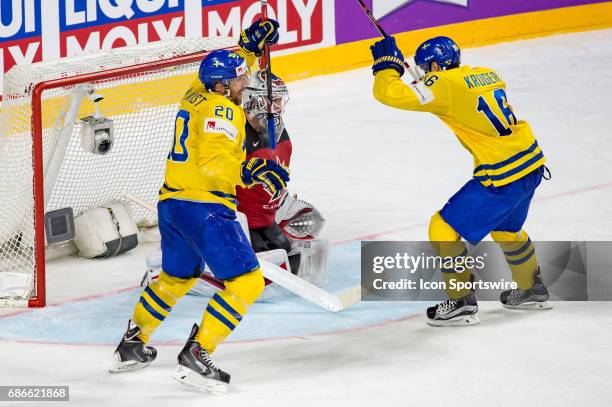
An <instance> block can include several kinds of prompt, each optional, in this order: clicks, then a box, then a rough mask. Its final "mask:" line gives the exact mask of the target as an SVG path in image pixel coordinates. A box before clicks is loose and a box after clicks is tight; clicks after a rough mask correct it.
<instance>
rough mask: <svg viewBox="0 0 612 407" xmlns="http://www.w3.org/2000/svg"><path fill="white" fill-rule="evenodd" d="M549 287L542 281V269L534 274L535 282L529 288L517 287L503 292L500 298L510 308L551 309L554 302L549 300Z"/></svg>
mask: <svg viewBox="0 0 612 407" xmlns="http://www.w3.org/2000/svg"><path fill="white" fill-rule="evenodd" d="M548 299H549V294H548V289H547V288H546V286H545V285H544V283H543V282H542V277H541V276H540V269H539V268H538V271H537V272H536V274H535V276H534V283H533V286H532V287H531V288H529V289H528V290H521V289H520V288H515V289H513V290H507V291H504V292H502V293H501V295H500V296H499V300H500V301H501V303H502V304H503V305H504V307H506V308H510V309H528V310H546V309H551V308H552V304H550V302H549V301H548Z"/></svg>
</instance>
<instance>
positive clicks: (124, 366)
mask: <svg viewBox="0 0 612 407" xmlns="http://www.w3.org/2000/svg"><path fill="white" fill-rule="evenodd" d="M139 333H140V328H139V327H138V326H136V325H134V324H132V321H130V322H129V323H128V329H127V331H126V332H125V334H124V335H123V338H122V339H121V342H119V346H117V350H115V358H116V360H117V361H116V362H115V365H114V366H113V367H112V368H110V369H109V372H110V373H123V372H130V371H132V370H138V369H142V368H145V367H147V366H149V365H150V364H151V362H153V361H154V360H155V358H156V357H157V350H155V348H153V347H151V346H146V345H145V343H144V342H143V341H142V340H141V339H140V338H138V334H139Z"/></svg>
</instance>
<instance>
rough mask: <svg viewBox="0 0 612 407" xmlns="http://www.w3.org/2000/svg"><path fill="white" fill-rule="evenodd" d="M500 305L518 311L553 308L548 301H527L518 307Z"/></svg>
mask: <svg viewBox="0 0 612 407" xmlns="http://www.w3.org/2000/svg"><path fill="white" fill-rule="evenodd" d="M502 305H503V306H504V307H506V308H508V309H520V310H529V311H544V310H549V309H552V308H553V305H552V304H551V303H550V302H549V301H528V302H524V303H522V304H518V305H509V304H503V303H502Z"/></svg>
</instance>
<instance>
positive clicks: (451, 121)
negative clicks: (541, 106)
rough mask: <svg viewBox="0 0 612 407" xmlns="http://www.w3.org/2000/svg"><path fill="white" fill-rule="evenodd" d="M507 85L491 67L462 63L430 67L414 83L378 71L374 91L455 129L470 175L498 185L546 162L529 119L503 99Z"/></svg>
mask: <svg viewBox="0 0 612 407" xmlns="http://www.w3.org/2000/svg"><path fill="white" fill-rule="evenodd" d="M505 88H506V84H505V82H504V81H503V79H502V78H501V77H500V76H499V74H497V73H496V72H495V71H493V70H491V69H487V68H471V67H469V66H462V67H459V68H455V69H450V70H447V71H438V72H431V73H429V74H428V75H426V76H425V77H424V78H423V80H422V81H421V82H419V83H418V84H417V85H416V86H414V87H413V86H411V85H406V84H405V83H404V82H403V81H402V80H401V79H400V77H399V74H398V73H397V72H396V71H395V70H393V69H387V70H384V71H380V72H378V73H377V74H376V78H375V81H374V95H375V97H376V98H377V99H378V100H379V101H380V102H382V103H384V104H386V105H389V106H393V107H397V108H400V109H406V110H416V111H425V112H431V113H433V114H435V115H436V116H438V117H439V118H440V119H441V120H442V121H443V122H444V123H445V124H446V125H447V126H448V127H450V128H451V130H452V131H453V132H454V133H455V135H456V136H457V138H458V139H459V141H460V142H461V144H462V145H463V146H464V147H465V148H466V149H467V150H468V151H469V152H470V153H471V154H472V156H473V158H474V177H475V178H476V179H477V180H479V181H480V182H481V183H482V184H483V185H484V186H494V187H499V186H502V185H506V184H509V183H511V182H513V181H515V180H517V179H520V178H522V177H524V176H525V175H527V174H529V173H530V172H532V171H533V170H535V169H536V168H538V167H540V166H542V165H543V164H544V163H545V158H544V155H543V153H542V151H541V150H540V147H539V146H538V143H537V141H536V139H535V137H534V135H533V133H532V131H531V128H530V126H529V124H528V123H527V122H525V121H523V120H518V119H517V116H516V115H515V113H514V111H513V109H512V107H511V106H510V104H509V103H508V97H507V95H506V91H505Z"/></svg>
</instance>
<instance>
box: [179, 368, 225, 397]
mask: <svg viewBox="0 0 612 407" xmlns="http://www.w3.org/2000/svg"><path fill="white" fill-rule="evenodd" d="M172 378H173V379H174V380H176V381H177V382H179V383H181V384H182V385H183V386H187V387H189V388H191V389H194V390H197V391H201V392H205V393H211V394H224V393H227V383H224V382H222V381H219V380H214V379H208V378H206V377H203V376H201V375H200V374H198V373H197V372H195V371H193V370H191V369H189V368H188V367H185V366H183V365H177V366H176V371H175V372H174V373H173V374H172Z"/></svg>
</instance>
